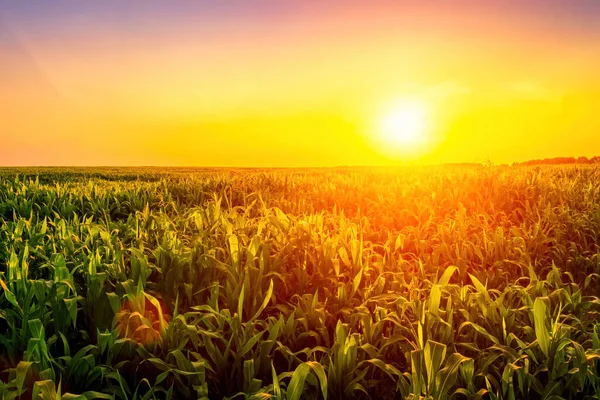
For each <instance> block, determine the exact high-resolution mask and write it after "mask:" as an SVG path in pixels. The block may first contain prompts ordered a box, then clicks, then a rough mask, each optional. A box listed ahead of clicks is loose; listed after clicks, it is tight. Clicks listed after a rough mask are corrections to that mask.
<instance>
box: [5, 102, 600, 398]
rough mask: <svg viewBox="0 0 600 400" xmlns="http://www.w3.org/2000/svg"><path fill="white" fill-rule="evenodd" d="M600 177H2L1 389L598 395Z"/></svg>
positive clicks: (65, 394) (429, 173)
mask: <svg viewBox="0 0 600 400" xmlns="http://www.w3.org/2000/svg"><path fill="white" fill-rule="evenodd" d="M414 116H415V114H410V113H408V112H406V113H405V112H403V111H402V110H401V111H399V112H398V113H396V114H392V115H391V117H390V118H391V121H392V122H391V125H394V123H393V121H396V120H398V119H400V120H402V119H404V120H410V121H413V119H412V118H416V117H414ZM418 125H419V121H418V120H416V119H415V120H414V125H413V126H414V131H413V133H414V132H416V130H418ZM392 128H393V126H392ZM413 133H411V132H409V131H403V133H402V134H401V135H400V136H399V139H401V140H405V139H406V140H408V139H409V138H410V137H411V135H412V134H413ZM598 182H600V168H598V167H596V166H593V165H590V166H560V167H558V166H543V167H523V166H513V167H508V166H505V167H502V166H439V167H406V168H338V169H303V170H300V169H296V170H287V169H280V170H258V169H257V170H252V169H245V170H244V169H238V170H230V169H205V170H200V169H184V168H179V169H152V168H143V169H142V168H138V169H119V168H112V169H109V168H95V169H94V168H80V169H73V168H60V169H59V168H55V169H52V168H45V169H44V168H41V169H40V168H38V169H35V168H30V169H9V168H6V169H3V170H1V171H0V286H1V289H0V398H2V399H27V398H32V397H33V398H42V399H59V398H61V397H62V398H63V399H109V398H116V399H186V398H199V399H221V398H237V399H269V398H273V399H346V398H356V399H401V398H409V399H420V398H424V399H457V400H459V399H525V398H527V399H560V398H565V399H582V398H590V399H592V398H596V399H597V398H599V396H600V361H599V358H600V322H599V318H598V313H599V312H600V301H599V299H598V296H599V294H600V293H599V292H600V290H599V280H600V277H599V275H598V274H599V272H600V259H599V255H600V248H599V243H600V185H599V184H598Z"/></svg>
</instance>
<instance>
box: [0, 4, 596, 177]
mask: <svg viewBox="0 0 600 400" xmlns="http://www.w3.org/2000/svg"><path fill="white" fill-rule="evenodd" d="M598 71H600V1H598V0H494V1H485V0H477V1H474V0H437V1H431V0H420V1H402V0H395V1H376V0H371V1H357V0H343V1H342V0H339V1H334V0H322V1H292V0H290V1H281V0H255V1H252V0H230V1H226V2H224V1H214V0H213V1H207V0H195V1H169V2H166V1H153V0H146V1H143V2H142V1H130V2H123V1H121V0H105V1H102V2H99V1H98V2H82V1H75V0H72V1H66V0H55V1H47V0H29V1H19V0H0V165H67V166H71V165H91V166H95V165H122V166H128V165H131V166H138V165H154V166H179V165H181V166H230V167H311V166H338V165H391V164H404V163H446V162H485V161H491V162H494V163H511V162H514V161H525V160H529V159H536V158H546V157H558V156H588V157H591V156H596V155H600V74H599V73H598ZM407 103H410V104H419V105H420V106H421V107H422V108H423V109H424V110H426V112H424V116H423V117H422V119H423V121H421V122H422V123H421V124H420V125H419V126H420V130H419V131H418V132H417V133H416V134H417V136H421V139H423V140H421V141H422V142H423V143H422V144H421V145H419V146H415V145H414V143H413V144H411V143H401V144H398V143H395V144H393V143H390V142H389V141H387V142H386V141H385V140H380V139H381V137H382V136H381V132H380V131H381V126H382V121H385V120H389V117H390V115H391V116H395V115H403V114H402V113H403V112H404V109H403V107H405V106H402V104H407ZM400 122H402V121H400ZM421 125H423V126H421ZM400 147H401V148H400Z"/></svg>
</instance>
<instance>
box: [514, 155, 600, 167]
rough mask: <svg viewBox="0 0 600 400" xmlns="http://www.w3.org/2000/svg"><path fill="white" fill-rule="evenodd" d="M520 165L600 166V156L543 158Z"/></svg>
mask: <svg viewBox="0 0 600 400" xmlns="http://www.w3.org/2000/svg"><path fill="white" fill-rule="evenodd" d="M519 164H520V165H539V164H600V156H596V157H592V158H587V157H554V158H543V159H538V160H529V161H525V162H522V163H519Z"/></svg>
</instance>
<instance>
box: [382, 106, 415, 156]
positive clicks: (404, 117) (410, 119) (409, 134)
mask: <svg viewBox="0 0 600 400" xmlns="http://www.w3.org/2000/svg"><path fill="white" fill-rule="evenodd" d="M425 118H426V112H425V107H423V105H422V104H418V103H414V104H407V105H404V106H401V107H399V108H398V109H395V110H393V111H392V112H391V113H390V114H388V115H386V116H385V117H384V118H383V119H382V121H381V135H382V136H383V137H382V139H384V140H385V141H386V142H388V143H389V144H391V145H398V146H413V145H415V144H417V143H418V142H420V141H422V140H423V139H424V135H425Z"/></svg>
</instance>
